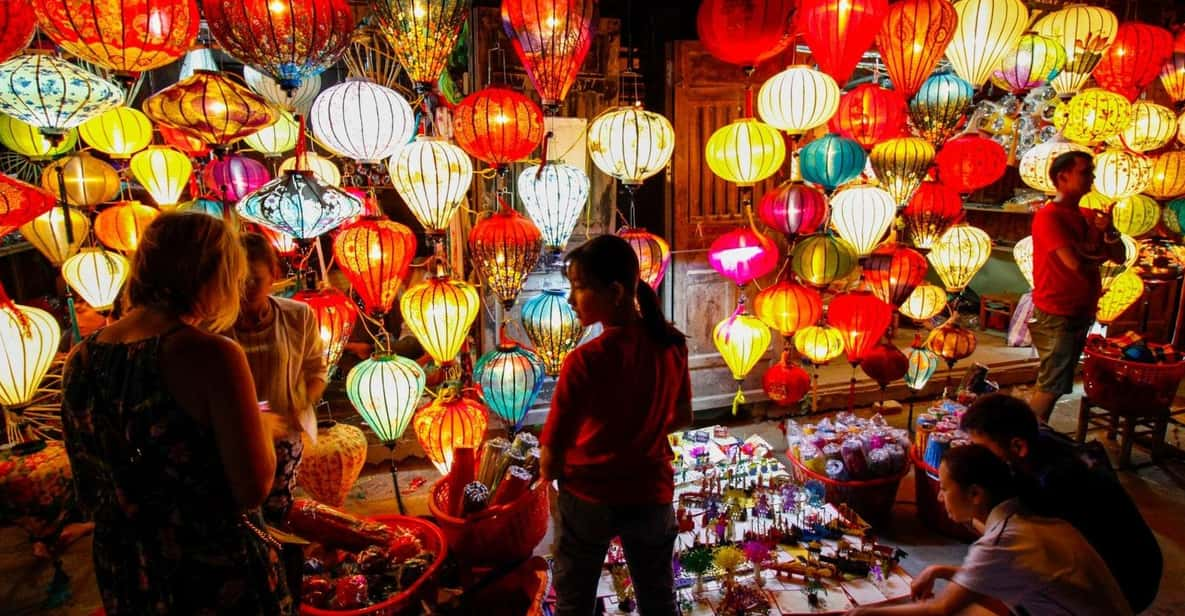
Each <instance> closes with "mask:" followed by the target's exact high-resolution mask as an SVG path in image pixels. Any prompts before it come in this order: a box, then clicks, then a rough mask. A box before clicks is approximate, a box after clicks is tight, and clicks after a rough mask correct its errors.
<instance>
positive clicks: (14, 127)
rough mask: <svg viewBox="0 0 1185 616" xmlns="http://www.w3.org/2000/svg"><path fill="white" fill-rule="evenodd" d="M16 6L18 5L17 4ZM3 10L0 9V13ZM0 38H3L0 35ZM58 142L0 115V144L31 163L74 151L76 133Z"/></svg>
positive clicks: (65, 135)
mask: <svg viewBox="0 0 1185 616" xmlns="http://www.w3.org/2000/svg"><path fill="white" fill-rule="evenodd" d="M16 4H20V3H19V2H18V3H16ZM2 10H4V9H3V8H0V11H2ZM0 36H3V35H2V34H0ZM55 137H58V139H59V140H51V139H49V138H47V137H46V136H45V135H44V134H42V133H41V130H39V129H38V128H37V127H36V126H32V125H30V124H25V123H24V122H21V121H20V120H18V119H16V118H14V117H12V116H7V115H4V114H0V144H3V145H4V147H6V148H8V149H10V150H12V151H13V152H16V153H17V154H20V155H21V156H24V157H25V158H28V159H29V160H31V161H33V162H43V161H47V160H53V159H55V158H57V157H59V156H61V155H62V154H65V153H66V152H70V151H73V150H74V146H75V145H76V144H77V143H78V131H77V130H73V129H72V130H69V131H66V133H65V134H64V135H55Z"/></svg>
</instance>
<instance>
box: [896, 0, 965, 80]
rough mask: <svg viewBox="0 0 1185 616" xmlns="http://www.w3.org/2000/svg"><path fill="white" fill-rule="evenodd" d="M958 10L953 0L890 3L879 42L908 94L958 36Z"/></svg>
mask: <svg viewBox="0 0 1185 616" xmlns="http://www.w3.org/2000/svg"><path fill="white" fill-rule="evenodd" d="M958 23H959V16H958V13H955V7H954V6H953V5H952V4H951V3H950V0H902V1H901V2H894V3H893V4H892V5H890V6H889V11H888V15H887V16H886V17H885V21H884V23H883V24H881V29H880V31H878V32H877V34H876V46H877V49H879V50H880V53H881V58H882V59H883V60H884V61H885V70H886V71H888V73H889V78H890V79H892V80H893V89H894V90H896V91H898V92H900V93H901V95H902V96H903V97H905V98H910V97H912V96H913V95H914V94H915V93H917V91H918V88H920V87H921V86H922V82H923V81H925V80H926V78H927V77H929V76H930V73H931V72H933V70H934V67H935V66H937V65H938V61H939V60H940V59H942V54H943V52H945V51H946V46H947V44H948V43H950V41H951V39H952V38H954V36H955V27H956V26H957V25H958Z"/></svg>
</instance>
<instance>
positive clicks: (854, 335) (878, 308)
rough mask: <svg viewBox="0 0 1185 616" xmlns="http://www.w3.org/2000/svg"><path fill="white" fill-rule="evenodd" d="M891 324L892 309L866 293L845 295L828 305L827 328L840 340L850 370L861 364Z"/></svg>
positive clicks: (834, 299)
mask: <svg viewBox="0 0 1185 616" xmlns="http://www.w3.org/2000/svg"><path fill="white" fill-rule="evenodd" d="M892 322H893V307H892V306H890V305H889V304H887V303H885V302H883V301H881V300H880V299H879V298H878V297H877V296H875V295H873V294H872V292H871V291H868V290H867V289H859V290H855V291H845V292H843V293H840V294H838V295H836V296H835V297H833V298H832V299H831V303H829V304H828V305H827V324H828V325H830V326H832V327H834V328H836V329H838V330H839V332H840V334H841V335H842V336H843V344H844V352H845V353H846V354H847V356H848V362H849V363H851V364H852V365H853V366H855V365H857V364H859V363H860V362H861V361H863V359H864V357H865V356H866V355H867V354H868V352H869V351H871V350H872V347H873V346H875V345H876V343H877V342H878V341H880V339H881V336H884V335H885V332H886V331H888V329H889V325H890V324H891V323H892Z"/></svg>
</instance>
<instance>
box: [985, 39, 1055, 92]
mask: <svg viewBox="0 0 1185 616" xmlns="http://www.w3.org/2000/svg"><path fill="white" fill-rule="evenodd" d="M1065 65H1066V50H1065V48H1063V47H1062V44H1061V43H1059V42H1058V41H1057V40H1055V39H1052V38H1049V37H1047V36H1041V35H1040V34H1033V33H1031V32H1030V33H1028V34H1025V35H1023V36H1021V37H1020V39H1018V40H1017V42H1016V47H1014V48H1013V49H1012V50H1011V51H1009V52H1008V53H1007V54H1006V55H1005V56H1004V61H1003V63H1002V64H1001V65H1000V68H998V69H996V70H995V71H993V72H992V83H995V84H998V85H1000V86H1002V87H1003V88H1004V89H1005V90H1008V91H1009V92H1011V93H1013V94H1015V95H1021V94H1024V93H1026V92H1028V91H1029V90H1032V89H1034V88H1039V87H1041V86H1043V85H1045V84H1046V83H1048V82H1049V80H1051V79H1053V78H1054V77H1056V76H1057V74H1058V73H1060V72H1061V70H1062V68H1063V67H1064V66H1065Z"/></svg>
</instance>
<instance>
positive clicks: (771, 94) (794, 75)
mask: <svg viewBox="0 0 1185 616" xmlns="http://www.w3.org/2000/svg"><path fill="white" fill-rule="evenodd" d="M839 95H840V92H839V85H838V84H836V83H835V79H833V78H832V77H831V75H828V74H827V73H824V72H822V71H817V70H815V69H813V68H811V67H809V66H803V65H799V66H791V67H789V68H787V69H786V70H784V71H782V72H780V73H778V74H777V75H774V76H773V77H770V78H769V80H768V81H766V82H765V83H763V84H761V89H760V90H758V92H757V113H759V114H760V115H761V119H762V120H764V121H765V122H766V123H767V124H769V125H770V126H773V127H774V128H777V129H779V130H783V131H786V133H787V134H789V135H801V134H803V133H805V132H807V131H809V130H811V129H812V128H816V127H818V126H822V125H823V124H825V123H826V122H827V120H830V119H831V116H833V115H835V112H836V110H837V109H839ZM931 149H933V148H931Z"/></svg>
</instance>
